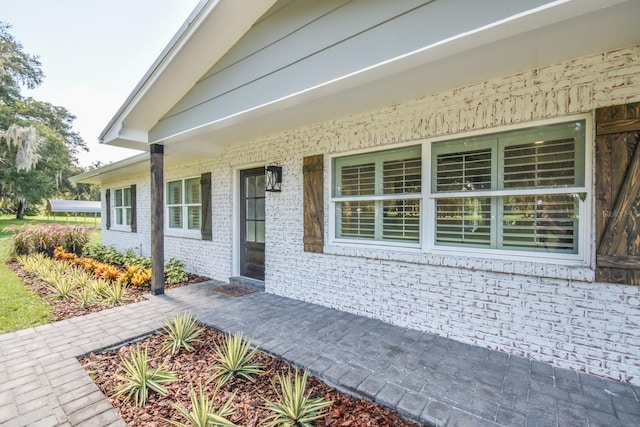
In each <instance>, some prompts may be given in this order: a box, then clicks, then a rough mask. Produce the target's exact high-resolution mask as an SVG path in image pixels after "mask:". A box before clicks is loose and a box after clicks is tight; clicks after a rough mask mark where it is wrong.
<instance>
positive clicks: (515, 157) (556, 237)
mask: <svg viewBox="0 0 640 427" xmlns="http://www.w3.org/2000/svg"><path fill="white" fill-rule="evenodd" d="M584 165H585V122H584V121H582V120H580V121H574V122H569V123H561V124H554V125H547V126H541V127H537V128H530V129H523V130H517V131H510V132H504V133H499V134H491V135H483V136H479V137H475V138H463V139H455V140H451V141H442V142H435V143H433V144H432V145H431V198H433V199H434V201H435V210H434V224H433V227H434V244H435V246H436V247H440V246H460V247H475V248H490V249H500V250H514V251H527V252H529V251H533V252H552V253H559V254H577V253H578V243H579V242H578V238H579V221H580V218H585V217H586V215H584V213H585V212H584V203H583V202H584V199H585V196H586V192H587V189H586V188H585V170H584Z"/></svg>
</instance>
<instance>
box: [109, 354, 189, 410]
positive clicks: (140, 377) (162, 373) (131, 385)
mask: <svg viewBox="0 0 640 427" xmlns="http://www.w3.org/2000/svg"><path fill="white" fill-rule="evenodd" d="M121 361H122V369H124V371H125V373H126V375H124V376H123V375H118V378H119V379H120V380H122V381H124V383H123V384H121V385H120V386H118V387H117V388H116V393H115V395H114V397H118V396H122V395H124V396H125V400H129V399H131V397H132V396H133V398H134V401H135V404H136V405H137V406H144V405H145V404H146V403H147V399H148V397H149V390H151V391H155V392H156V393H159V394H161V395H162V396H166V395H167V393H168V391H167V388H166V387H165V386H164V385H163V384H165V383H169V382H172V381H176V380H177V379H178V377H177V375H176V373H175V372H173V371H168V370H166V369H164V363H162V364H160V366H158V367H157V368H153V369H152V368H150V367H149V353H148V351H147V348H146V347H144V348H143V349H141V348H140V347H139V346H136V347H134V348H133V349H131V350H130V352H129V358H128V359H125V358H121Z"/></svg>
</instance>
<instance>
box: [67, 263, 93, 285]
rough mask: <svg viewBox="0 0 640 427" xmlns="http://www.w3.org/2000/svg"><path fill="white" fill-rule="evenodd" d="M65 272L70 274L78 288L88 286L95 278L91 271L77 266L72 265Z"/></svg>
mask: <svg viewBox="0 0 640 427" xmlns="http://www.w3.org/2000/svg"><path fill="white" fill-rule="evenodd" d="M67 274H69V275H71V277H72V280H73V281H74V282H75V283H76V286H77V287H79V288H80V287H82V288H85V287H89V286H91V282H93V281H94V280H95V278H94V277H93V275H92V274H91V273H89V272H88V271H86V270H84V269H81V268H78V267H72V268H70V269H68V270H67Z"/></svg>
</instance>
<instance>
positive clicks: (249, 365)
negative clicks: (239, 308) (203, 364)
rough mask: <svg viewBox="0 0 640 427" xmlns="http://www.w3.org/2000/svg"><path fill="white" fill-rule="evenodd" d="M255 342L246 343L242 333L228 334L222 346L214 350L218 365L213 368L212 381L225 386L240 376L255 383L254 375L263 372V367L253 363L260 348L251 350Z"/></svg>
mask: <svg viewBox="0 0 640 427" xmlns="http://www.w3.org/2000/svg"><path fill="white" fill-rule="evenodd" d="M252 341H253V340H251V339H250V340H248V341H245V340H244V339H243V336H242V332H240V333H239V334H236V335H231V333H228V334H227V335H226V336H225V339H224V341H223V343H222V345H217V344H216V346H215V348H214V351H215V359H216V362H217V363H216V364H215V365H213V366H211V367H210V368H211V370H213V374H212V376H211V380H217V381H219V382H220V384H221V385H222V384H225V383H226V382H227V381H229V379H231V377H233V376H234V375H240V376H242V377H244V378H246V379H248V380H249V381H251V382H253V381H254V379H253V377H252V375H254V374H259V373H260V372H262V371H263V370H262V365H261V364H260V363H258V362H254V361H253V356H254V355H255V354H256V353H257V351H258V348H257V347H256V348H254V349H253V350H251V343H252Z"/></svg>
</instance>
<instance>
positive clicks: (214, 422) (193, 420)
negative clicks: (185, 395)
mask: <svg viewBox="0 0 640 427" xmlns="http://www.w3.org/2000/svg"><path fill="white" fill-rule="evenodd" d="M217 393H218V387H216V389H215V390H214V392H213V396H211V397H210V398H208V397H207V395H206V394H205V392H204V390H203V389H202V384H201V385H200V388H199V391H198V392H197V393H196V391H195V390H194V389H191V391H189V397H190V398H191V411H189V410H188V409H186V408H185V407H183V406H181V405H179V404H175V403H174V404H173V407H174V408H175V409H176V410H177V411H178V412H179V413H180V415H182V416H183V417H184V418H185V419H186V420H187V423H181V422H178V421H173V420H167V421H169V422H170V423H171V424H173V425H176V426H178V427H189V426H193V427H238V426H237V425H236V424H234V423H232V422H231V421H229V420H228V419H227V417H228V416H230V415H231V414H233V412H234V411H235V409H234V408H233V406H232V401H233V399H234V397H235V396H236V394H235V393H233V394H232V395H231V397H230V398H229V400H227V401H226V402H225V403H224V404H223V405H222V406H221V407H220V408H218V409H217V410H215V409H214V408H215V402H216V394H217Z"/></svg>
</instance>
